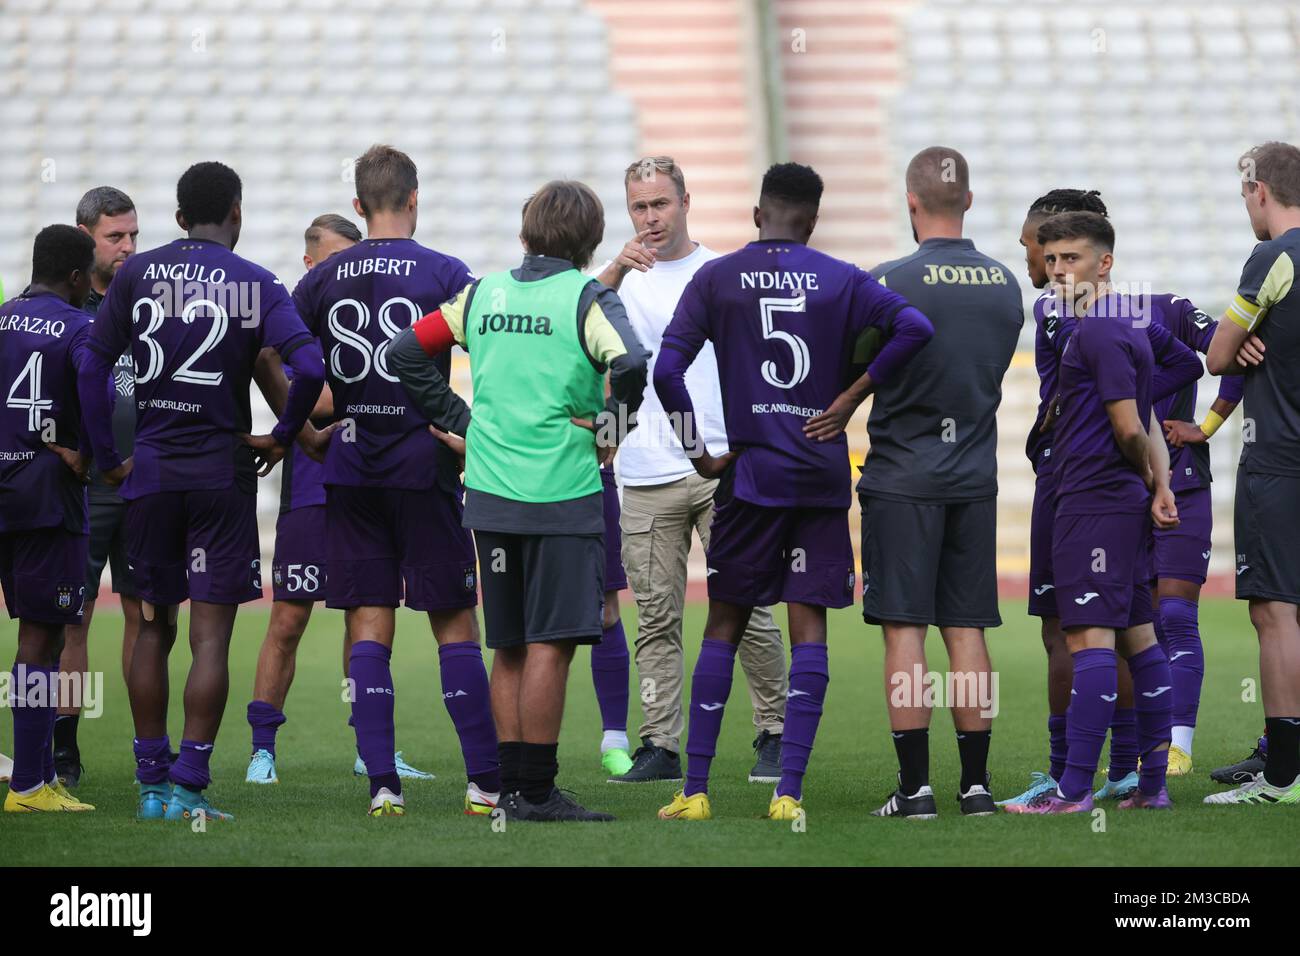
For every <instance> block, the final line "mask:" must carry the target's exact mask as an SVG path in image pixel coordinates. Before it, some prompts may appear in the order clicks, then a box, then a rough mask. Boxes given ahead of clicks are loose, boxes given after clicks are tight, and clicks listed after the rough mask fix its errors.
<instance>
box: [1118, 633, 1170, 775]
mask: <svg viewBox="0 0 1300 956" xmlns="http://www.w3.org/2000/svg"><path fill="white" fill-rule="evenodd" d="M1128 669H1129V671H1130V673H1132V675H1133V702H1134V704H1135V705H1136V708H1137V736H1138V750H1139V751H1140V752H1141V755H1142V766H1141V768H1140V769H1139V771H1138V789H1139V790H1141V791H1142V792H1143V793H1144V794H1146V795H1147V796H1155V795H1156V794H1157V793H1159V792H1160V790H1161V789H1162V788H1163V787H1164V785H1165V771H1166V769H1168V767H1169V736H1170V727H1171V725H1172V723H1173V703H1174V702H1173V693H1172V692H1173V679H1172V678H1171V677H1170V676H1169V658H1167V657H1166V656H1165V652H1164V649H1163V648H1161V647H1160V646H1159V645H1158V644H1153V645H1151V646H1150V647H1148V648H1147V649H1146V650H1145V651H1142V652H1141V653H1140V654H1134V655H1133V656H1132V657H1130V658H1129V659H1128Z"/></svg>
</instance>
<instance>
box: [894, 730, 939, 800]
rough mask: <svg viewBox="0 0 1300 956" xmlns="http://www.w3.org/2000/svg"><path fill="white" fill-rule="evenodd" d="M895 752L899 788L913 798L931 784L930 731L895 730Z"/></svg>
mask: <svg viewBox="0 0 1300 956" xmlns="http://www.w3.org/2000/svg"><path fill="white" fill-rule="evenodd" d="M893 737H894V750H895V751H897V752H898V769H899V771H900V779H899V787H900V788H901V789H902V791H903V793H904V794H905V795H906V796H909V797H910V796H911V795H912V794H914V793H916V791H918V790H920V789H921V788H922V787H924V786H925V785H926V784H928V783H929V782H930V731H929V729H928V728H926V727H922V728H920V729H919V730H895V731H894V732H893Z"/></svg>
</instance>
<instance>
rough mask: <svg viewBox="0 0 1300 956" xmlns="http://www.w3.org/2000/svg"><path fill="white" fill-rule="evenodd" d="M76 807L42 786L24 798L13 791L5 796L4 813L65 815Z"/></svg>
mask: <svg viewBox="0 0 1300 956" xmlns="http://www.w3.org/2000/svg"><path fill="white" fill-rule="evenodd" d="M77 806H78V805H77V804H76V803H73V802H72V801H69V800H65V799H63V798H62V797H61V796H59V795H58V794H57V793H55V792H54V791H53V790H51V789H50V788H49V787H47V786H45V785H44V784H42V785H41V788H40V789H39V790H37V791H36V792H35V793H29V794H27V795H26V796H23V795H22V794H20V793H17V792H16V791H14V790H10V791H9V793H8V795H6V796H5V813H66V812H69V811H74V810H75V809H76V808H77Z"/></svg>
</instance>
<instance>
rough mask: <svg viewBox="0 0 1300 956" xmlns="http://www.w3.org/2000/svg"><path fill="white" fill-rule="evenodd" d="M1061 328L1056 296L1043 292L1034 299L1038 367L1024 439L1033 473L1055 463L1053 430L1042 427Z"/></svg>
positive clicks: (1054, 384)
mask: <svg viewBox="0 0 1300 956" xmlns="http://www.w3.org/2000/svg"><path fill="white" fill-rule="evenodd" d="M1060 330H1061V320H1060V317H1059V316H1058V315H1057V303H1056V297H1055V296H1054V295H1052V293H1051V292H1044V293H1043V294H1042V295H1040V296H1039V297H1038V299H1037V300H1036V301H1035V302H1034V365H1035V367H1036V368H1037V369H1038V414H1036V415H1035V416H1034V424H1033V426H1032V427H1031V428H1030V429H1029V437H1028V438H1027V439H1026V441H1025V455H1026V456H1027V457H1028V458H1029V460H1030V462H1032V463H1033V466H1034V473H1035V474H1037V475H1043V476H1048V475H1051V474H1052V470H1053V468H1055V465H1056V463H1055V462H1054V461H1053V460H1052V437H1053V429H1051V428H1049V429H1047V430H1046V431H1043V430H1042V426H1043V420H1044V419H1045V418H1046V417H1047V412H1048V409H1049V408H1050V407H1051V405H1052V402H1054V401H1055V400H1056V393H1057V391H1058V389H1059V387H1060V385H1059V382H1058V377H1057V372H1058V369H1059V366H1060V354H1059V352H1058V349H1057V344H1056V336H1057V333H1059V332H1060Z"/></svg>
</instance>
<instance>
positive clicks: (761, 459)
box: [656, 240, 933, 508]
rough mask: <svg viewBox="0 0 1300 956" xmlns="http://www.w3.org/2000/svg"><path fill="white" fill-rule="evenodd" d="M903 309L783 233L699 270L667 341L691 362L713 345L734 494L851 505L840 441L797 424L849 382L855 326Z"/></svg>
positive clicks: (858, 330) (864, 277)
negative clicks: (820, 438)
mask: <svg viewBox="0 0 1300 956" xmlns="http://www.w3.org/2000/svg"><path fill="white" fill-rule="evenodd" d="M905 308H907V300H906V299H904V298H903V297H902V296H900V295H899V294H898V293H896V292H893V291H891V290H890V289H887V288H885V287H884V286H882V285H880V284H879V283H878V282H876V281H875V279H873V278H872V277H871V275H870V274H869V273H867V272H865V271H864V270H862V269H859V268H858V267H857V266H855V265H852V264H851V263H848V262H843V261H841V260H839V259H834V258H832V257H831V256H828V255H826V254H825V253H822V252H818V251H817V250H815V249H810V248H809V247H807V246H804V245H800V244H798V243H795V242H790V241H787V240H759V241H756V242H751V243H750V244H749V245H747V246H745V247H744V248H742V249H739V250H737V251H736V252H733V253H731V254H730V255H725V256H721V257H719V258H717V259H714V260H712V261H711V262H708V263H705V264H704V265H703V266H701V267H700V269H699V271H698V272H696V273H695V275H694V277H693V278H692V279H691V281H690V283H689V284H688V285H687V286H686V289H685V290H684V291H683V292H682V296H681V299H680V300H679V301H678V304H677V309H676V311H675V312H674V313H673V318H672V321H671V322H670V323H669V325H668V328H667V329H666V330H665V332H664V338H663V347H664V348H665V349H675V350H677V351H678V352H680V353H684V354H685V356H686V357H687V358H688V359H692V358H694V356H695V355H696V354H697V353H698V352H699V350H700V348H701V347H703V345H704V343H705V341H706V340H707V341H711V342H712V343H713V348H714V351H715V353H716V355H717V361H718V377H719V380H720V383H721V386H722V405H723V418H724V420H725V422H726V428H727V442H728V444H729V445H730V447H731V448H732V449H738V450H740V456H739V458H738V459H737V460H736V464H735V482H734V492H735V495H736V496H737V497H739V498H741V499H742V500H744V501H749V502H752V503H753V504H758V505H769V506H785V507H825V508H847V507H848V506H849V502H850V495H851V485H850V481H849V459H848V439H847V438H846V437H845V436H844V435H843V434H841V435H839V436H838V437H837V438H835V439H834V440H832V441H826V442H817V441H813V440H811V439H809V438H808V437H806V436H805V435H804V433H803V426H804V424H805V422H807V420H808V419H809V418H811V417H813V416H814V415H820V414H821V413H822V412H824V411H825V410H826V409H827V407H829V406H830V404H831V402H833V401H834V400H835V398H836V397H837V396H838V395H839V394H840V392H842V391H843V390H844V389H845V388H846V387H847V386H848V385H849V384H850V381H849V377H850V363H851V360H852V356H853V352H854V348H855V344H856V342H857V340H858V337H859V336H860V335H861V334H862V332H864V331H865V330H866V329H867V327H868V326H874V327H876V328H879V329H881V330H882V331H885V332H886V333H887V334H888V333H889V332H890V331H891V323H892V321H893V319H894V318H895V316H897V315H898V314H899V313H900V312H901V311H902V310H903V309H905ZM929 331H930V334H933V330H932V329H931V330H929ZM928 338H929V336H928V335H925V336H924V337H922V338H921V339H920V341H919V343H918V346H917V347H919V346H920V345H923V344H924V342H925V341H926V340H928ZM882 355H883V353H882ZM872 372H873V377H874V375H875V366H874V365H873V368H872ZM658 378H659V376H658V375H656V387H657V388H658V387H659V383H658ZM659 394H660V397H661V398H662V397H663V395H664V391H663V389H662V388H660V390H659ZM665 408H666V409H668V403H667V402H665ZM670 411H671V410H670Z"/></svg>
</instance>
